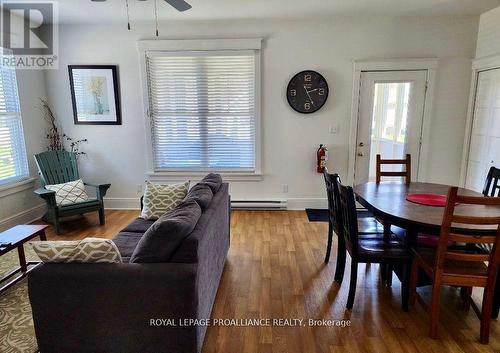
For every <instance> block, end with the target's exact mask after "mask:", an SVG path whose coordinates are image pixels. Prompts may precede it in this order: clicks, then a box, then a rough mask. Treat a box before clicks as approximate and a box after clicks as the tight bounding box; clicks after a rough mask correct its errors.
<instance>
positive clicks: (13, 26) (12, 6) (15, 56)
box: [0, 0, 58, 69]
mask: <svg viewBox="0 0 500 353" xmlns="http://www.w3.org/2000/svg"><path fill="white" fill-rule="evenodd" d="M0 6H1V9H2V13H1V17H0V21H1V35H0V42H1V43H0V46H1V47H3V48H5V49H10V50H11V51H12V55H10V56H9V55H5V54H4V55H3V56H2V62H1V65H4V66H14V67H16V68H17V69H57V68H58V65H57V54H58V26H57V20H58V19H57V16H58V12H57V3H56V2H54V1H33V0H32V1H22V0H17V1H15V0H0ZM8 51H9V50H7V51H6V52H8Z"/></svg>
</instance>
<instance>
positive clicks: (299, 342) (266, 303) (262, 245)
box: [48, 211, 500, 353]
mask: <svg viewBox="0 0 500 353" xmlns="http://www.w3.org/2000/svg"><path fill="white" fill-rule="evenodd" d="M137 214H138V213H137V211H107V213H106V217H107V224H106V226H105V227H99V226H98V221H97V217H96V216H94V215H90V216H86V218H84V219H83V220H82V219H79V220H76V221H74V222H72V223H65V224H63V230H66V233H65V234H64V235H62V236H55V235H54V234H53V232H52V231H49V233H48V235H49V239H79V238H83V237H86V236H100V237H107V238H111V237H113V236H114V235H115V234H116V233H118V231H119V230H120V229H121V228H123V227H124V226H126V225H127V224H128V223H129V222H130V221H131V220H132V219H133V218H135V217H137ZM231 232H232V233H231V249H230V251H229V256H228V259H227V263H226V268H225V271H224V274H223V277H222V282H221V285H220V287H219V291H218V293H217V298H216V302H215V306H214V309H213V312H212V318H214V319H250V318H263V319H264V318H269V319H304V320H305V321H307V320H309V319H315V320H321V319H333V320H335V319H336V320H342V319H350V320H351V326H350V327H344V328H342V327H320V326H308V325H307V324H306V325H305V326H294V327H279V326H271V327H233V326H231V327H221V326H219V327H217V326H214V327H209V329H208V332H207V336H206V338H205V345H204V349H203V352H204V353H216V352H217V353H233V352H244V353H245V352H248V353H254V352H255V353H278V352H287V353H293V352H297V353H298V352H300V353H327V352H328V353H334V352H420V353H427V352H436V353H442V352H463V353H473V352H491V353H499V352H500V322H499V321H493V322H492V328H491V335H490V344H489V345H481V344H479V342H478V337H479V320H478V319H477V318H476V317H475V315H474V313H473V312H472V310H471V311H470V312H463V311H460V310H458V306H459V304H460V303H459V300H458V291H457V290H455V289H453V288H447V287H444V290H443V292H442V298H441V320H440V325H439V339H437V340H432V339H430V338H429V337H428V328H429V316H428V315H427V313H426V312H425V311H424V308H423V307H422V306H421V305H419V304H417V305H416V307H414V308H410V311H409V312H408V313H404V312H403V311H401V305H400V303H401V299H400V287H399V281H397V279H395V280H394V283H393V287H392V288H385V287H383V286H382V285H381V283H380V280H379V270H378V266H376V265H371V266H364V265H361V266H360V270H359V275H358V290H357V293H356V299H355V302H354V308H353V310H352V312H348V311H346V310H345V304H346V300H347V291H348V284H349V283H348V281H344V283H343V285H342V286H341V287H340V288H339V286H338V285H337V284H335V283H333V276H334V272H335V258H336V254H335V253H333V254H332V257H331V260H330V263H329V264H328V265H324V264H323V258H324V251H325V247H326V239H327V224H326V223H310V222H308V221H307V217H306V214H305V212H303V211H233V213H232V227H231ZM335 248H336V245H334V247H333V249H335ZM348 261H349V260H348ZM349 268H350V267H349V264H348V265H347V266H346V276H345V278H347V279H348V278H349ZM419 293H420V294H421V295H422V296H423V297H424V298H425V299H426V300H429V297H430V290H429V289H428V288H424V289H420V290H419ZM480 298H481V292H480V291H477V292H475V300H476V302H478V303H480Z"/></svg>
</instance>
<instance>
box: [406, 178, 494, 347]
mask: <svg viewBox="0 0 500 353" xmlns="http://www.w3.org/2000/svg"><path fill="white" fill-rule="evenodd" d="M457 193H458V188H457V187H451V188H450V190H449V192H448V201H447V204H446V208H445V211H444V215H443V223H442V226H441V233H440V236H439V244H438V246H437V248H436V249H430V248H427V249H423V248H416V249H413V252H414V259H413V264H412V271H411V279H410V304H412V305H413V304H414V303H415V299H416V298H417V297H418V293H417V291H416V283H417V273H418V271H419V269H422V270H423V271H425V272H426V273H427V274H428V275H429V276H430V277H431V278H432V298H431V305H430V321H431V323H430V330H429V335H430V337H431V338H436V337H437V329H438V322H439V301H440V295H441V286H443V285H449V286H460V287H465V288H471V287H483V288H484V294H483V303H482V309H481V310H479V308H478V307H477V305H476V304H475V303H474V301H473V300H472V298H471V296H470V294H471V292H472V290H468V291H465V299H466V300H467V302H468V303H469V304H470V305H471V306H472V308H473V309H474V311H475V313H476V314H477V316H478V317H479V318H480V320H481V329H480V341H481V343H484V344H486V343H488V340H489V331H490V321H491V316H492V312H493V299H494V292H495V285H496V283H495V282H496V280H497V273H498V269H499V265H500V241H499V239H500V211H499V212H498V216H495V217H493V216H491V217H477V216H467V215H463V214H456V213H455V205H456V204H457V203H458V204H460V205H476V206H500V198H497V197H472V196H461V195H457ZM452 224H463V225H468V226H469V227H475V228H476V229H477V228H481V227H484V226H490V227H494V228H492V233H491V234H484V233H483V234H481V233H479V234H474V235H470V234H458V233H457V232H455V231H454V230H453V228H452ZM450 240H451V241H454V242H457V243H464V244H493V248H492V249H493V250H492V251H491V252H489V253H477V252H469V251H460V250H456V249H454V248H453V247H450V246H449V245H448V241H450ZM418 298H419V299H420V300H419V301H421V298H420V297H418Z"/></svg>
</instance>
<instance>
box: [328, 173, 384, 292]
mask: <svg viewBox="0 0 500 353" xmlns="http://www.w3.org/2000/svg"><path fill="white" fill-rule="evenodd" d="M323 176H324V178H325V185H326V193H327V198H328V243H327V248H326V255H325V263H328V262H329V260H330V254H331V249H332V245H333V233H335V234H337V237H338V240H337V265H336V268H335V277H334V278H335V281H336V282H337V283H342V280H343V278H344V271H345V262H346V249H345V244H344V237H343V236H342V214H341V212H340V198H339V188H338V184H339V183H340V176H339V175H338V174H337V173H334V174H330V173H328V169H327V168H325V170H324V171H323ZM359 213H361V214H363V213H364V214H363V215H362V217H358V229H359V234H361V235H362V236H363V237H375V236H379V237H382V236H383V234H384V229H383V227H382V225H381V224H380V223H378V222H377V220H376V219H375V218H374V217H373V216H371V215H367V214H366V213H368V211H361V212H359Z"/></svg>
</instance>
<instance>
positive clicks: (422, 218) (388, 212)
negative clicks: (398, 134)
mask: <svg viewBox="0 0 500 353" xmlns="http://www.w3.org/2000/svg"><path fill="white" fill-rule="evenodd" d="M449 188H450V186H449V185H441V184H430V183H411V184H410V185H406V184H398V183H380V184H376V183H374V182H369V183H364V184H360V185H357V186H355V187H354V193H355V194H356V196H357V199H358V202H359V203H361V204H362V205H363V206H364V207H366V208H367V209H368V210H370V211H371V212H372V213H373V214H374V215H375V216H377V217H380V218H382V219H384V220H386V221H388V222H390V223H391V224H393V225H396V226H399V227H401V228H405V229H407V230H414V231H418V232H429V233H435V234H439V230H440V228H441V223H442V220H443V212H444V207H436V206H425V205H420V204H417V203H414V202H410V201H407V200H406V195H408V194H424V193H425V194H442V195H446V194H448V189H449ZM458 194H459V195H466V196H483V195H482V194H481V193H478V192H475V191H472V190H467V189H459V190H458ZM455 214H460V215H469V216H478V217H488V216H498V215H499V214H500V207H493V206H480V205H457V206H456V209H455ZM457 229H459V230H464V231H465V230H466V231H470V228H469V227H467V226H465V225H464V226H457ZM476 229H477V228H476ZM483 230H484V229H483Z"/></svg>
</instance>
